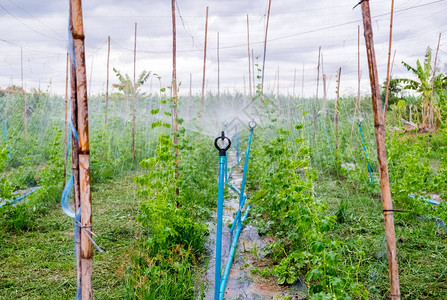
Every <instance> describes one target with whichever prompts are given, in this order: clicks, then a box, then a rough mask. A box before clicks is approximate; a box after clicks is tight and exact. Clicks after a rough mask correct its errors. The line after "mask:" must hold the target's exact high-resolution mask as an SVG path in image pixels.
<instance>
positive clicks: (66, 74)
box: [64, 51, 70, 186]
mask: <svg viewBox="0 0 447 300" xmlns="http://www.w3.org/2000/svg"><path fill="white" fill-rule="evenodd" d="M69 60H70V59H69V56H68V51H67V62H66V66H65V122H64V145H65V152H64V153H67V149H68V147H69V146H68V144H67V142H68V130H67V124H68V123H67V119H68V117H67V116H68V114H67V109H68V65H69ZM66 180H67V156H66V155H65V158H64V186H65V183H66Z"/></svg>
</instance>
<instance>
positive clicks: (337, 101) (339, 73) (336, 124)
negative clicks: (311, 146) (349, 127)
mask: <svg viewBox="0 0 447 300" xmlns="http://www.w3.org/2000/svg"><path fill="white" fill-rule="evenodd" d="M340 79H341V67H340V68H339V69H338V82H337V100H336V102H335V150H338V118H339V115H340V112H339V111H338V108H339V105H340ZM337 156H338V154H337V152H336V153H335V159H337Z"/></svg>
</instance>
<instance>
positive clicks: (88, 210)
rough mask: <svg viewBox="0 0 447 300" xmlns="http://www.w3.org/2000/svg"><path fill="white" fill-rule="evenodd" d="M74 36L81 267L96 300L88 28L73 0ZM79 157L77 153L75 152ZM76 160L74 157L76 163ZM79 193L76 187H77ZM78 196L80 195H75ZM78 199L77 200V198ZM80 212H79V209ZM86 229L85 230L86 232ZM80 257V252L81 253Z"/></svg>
mask: <svg viewBox="0 0 447 300" xmlns="http://www.w3.org/2000/svg"><path fill="white" fill-rule="evenodd" d="M70 3H71V11H70V13H71V17H72V26H71V33H72V36H73V44H74V55H75V61H76V77H75V78H76V101H74V102H73V103H74V104H73V106H75V107H74V109H73V110H75V109H76V110H77V111H76V117H77V120H76V121H77V122H76V123H77V131H78V136H79V144H78V145H77V147H75V148H77V150H78V155H77V157H78V159H79V161H78V162H79V166H78V167H79V181H78V188H79V197H80V204H81V205H80V206H81V208H82V209H81V217H80V224H79V226H78V227H79V232H80V234H79V235H80V260H81V262H80V264H81V274H80V277H81V278H80V281H81V288H82V291H81V299H82V300H90V299H93V293H92V262H93V249H92V242H91V236H90V233H89V232H88V231H87V230H85V229H86V228H89V229H91V226H92V207H91V201H92V199H91V191H90V146H89V134H88V100H87V75H86V67H85V44H84V39H85V36H84V27H83V20H82V1H81V0H70ZM72 97H73V95H72ZM73 154H75V152H73ZM75 160H76V157H75V155H73V162H74V163H75ZM75 193H76V187H75ZM75 195H76V194H75ZM75 199H76V198H75ZM76 209H79V208H77V207H76ZM82 229H84V230H82ZM78 255H79V253H78Z"/></svg>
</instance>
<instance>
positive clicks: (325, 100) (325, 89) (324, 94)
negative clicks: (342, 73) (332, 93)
mask: <svg viewBox="0 0 447 300" xmlns="http://www.w3.org/2000/svg"><path fill="white" fill-rule="evenodd" d="M326 82H327V76H326V74H323V107H322V108H321V110H322V113H323V116H325V117H326V110H327V88H326Z"/></svg>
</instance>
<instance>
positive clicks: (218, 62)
mask: <svg viewBox="0 0 447 300" xmlns="http://www.w3.org/2000/svg"><path fill="white" fill-rule="evenodd" d="M219 114H220V58H219V32H218V33H217V114H216V123H217V127H219Z"/></svg>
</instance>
